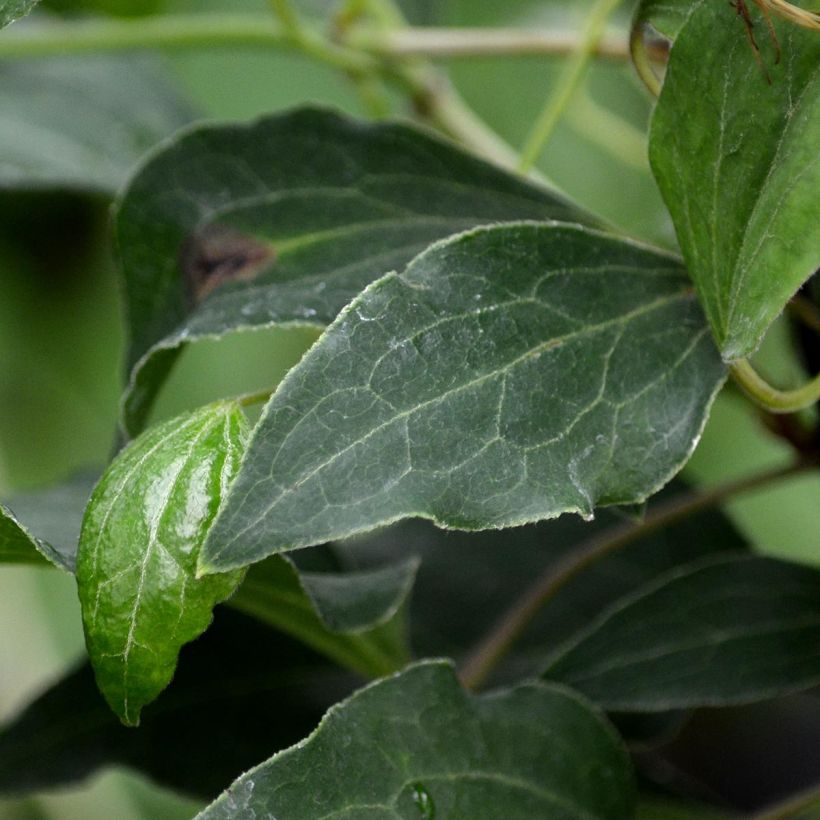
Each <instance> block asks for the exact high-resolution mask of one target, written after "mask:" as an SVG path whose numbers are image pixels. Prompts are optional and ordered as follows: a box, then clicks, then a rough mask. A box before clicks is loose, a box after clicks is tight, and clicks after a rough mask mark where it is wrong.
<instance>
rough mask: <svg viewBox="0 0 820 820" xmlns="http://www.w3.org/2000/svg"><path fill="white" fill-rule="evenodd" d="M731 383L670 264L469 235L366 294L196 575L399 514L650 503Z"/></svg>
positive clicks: (640, 251)
mask: <svg viewBox="0 0 820 820" xmlns="http://www.w3.org/2000/svg"><path fill="white" fill-rule="evenodd" d="M723 377H724V370H723V366H722V364H721V363H720V360H719V357H718V356H717V354H716V351H715V349H714V345H713V344H712V341H711V339H710V338H709V332H708V328H707V326H706V324H705V321H704V319H703V315H702V313H701V312H700V310H699V308H698V306H697V303H696V300H695V297H694V295H693V293H692V292H691V288H690V286H689V283H688V281H687V279H686V276H685V274H684V273H683V271H682V270H681V268H680V267H679V265H678V264H677V263H676V262H675V260H674V259H673V258H671V257H668V256H665V255H662V254H659V253H657V252H654V251H651V250H648V249H646V248H643V247H640V246H636V245H634V244H632V243H629V242H625V241H622V240H618V239H614V238H611V237H608V236H605V235H602V234H598V233H595V232H593V231H590V230H587V229H583V228H580V227H571V226H561V225H536V224H532V223H523V224H509V225H502V226H497V227H491V228H482V229H477V230H475V231H473V232H470V233H467V234H464V235H461V236H459V237H455V238H453V239H451V240H448V241H446V242H442V243H440V244H438V245H436V246H434V247H433V248H431V249H430V250H429V251H427V252H425V253H424V254H422V255H421V256H419V257H418V258H417V259H416V260H414V262H413V263H412V264H411V265H410V266H409V267H408V269H407V271H406V272H405V273H403V274H389V275H387V276H385V277H384V278H382V279H381V280H379V281H378V282H376V283H375V284H373V285H372V286H370V287H369V288H368V289H367V290H366V291H365V292H364V293H363V294H362V295H361V296H360V297H358V298H357V299H355V300H354V301H353V302H352V303H351V304H350V306H349V307H348V308H346V309H345V311H344V312H343V313H342V314H341V315H340V317H339V319H338V320H337V321H336V322H334V324H333V325H332V326H331V327H330V328H329V329H328V330H327V331H326V333H325V334H324V336H323V337H322V338H321V339H320V340H319V342H317V344H316V345H315V346H314V347H313V348H312V349H311V351H310V352H309V353H308V354H307V355H306V356H305V358H304V359H303V360H302V362H301V363H300V364H299V365H298V366H297V367H295V368H294V369H293V370H292V371H291V372H290V373H289V374H288V376H287V377H286V378H285V380H284V381H283V382H282V383H281V385H280V387H279V389H278V390H277V392H276V393H275V395H274V397H273V399H272V400H271V401H270V403H269V404H268V406H267V407H266V409H265V413H264V415H263V417H262V419H261V421H260V423H259V424H258V425H257V427H256V429H255V431H254V435H253V438H252V441H251V444H250V446H249V450H248V452H247V455H246V457H245V458H244V460H243V465H242V468H241V471H240V474H239V476H238V477H237V481H236V483H235V484H234V486H233V488H232V491H231V494H230V495H229V498H228V501H227V503H226V506H225V508H224V509H223V510H222V513H221V514H220V516H219V517H218V518H217V521H216V522H215V524H214V527H213V529H212V530H211V532H210V535H209V537H208V541H207V542H206V545H205V547H204V548H203V552H202V555H201V560H200V565H201V566H202V567H203V568H204V570H205V571H215V570H224V569H226V568H229V567H236V566H242V565H244V564H248V563H252V562H254V561H257V560H259V559H261V558H263V557H265V556H266V555H269V554H271V553H273V552H277V551H282V550H287V549H292V548H295V547H301V546H307V545H310V544H316V543H320V542H322V541H325V540H328V539H337V538H341V537H344V536H348V535H352V534H354V533H357V532H362V531H365V530H369V529H372V528H374V527H377V526H379V525H382V524H386V523H389V522H391V521H395V520H398V519H400V518H404V517H413V516H421V517H427V518H431V519H434V520H435V521H437V522H438V523H439V524H442V525H445V526H448V527H454V528H458V529H487V528H496V527H504V526H512V525H516V524H522V523H525V522H528V521H535V520H539V519H543V518H550V517H555V516H557V515H559V514H561V513H563V512H568V511H576V512H580V513H582V514H583V515H587V516H588V515H591V514H592V512H593V510H594V508H595V507H596V506H597V505H600V504H625V503H631V502H636V501H640V500H642V499H644V498H646V497H647V496H648V495H650V494H651V493H653V492H655V491H656V490H658V489H659V488H660V487H661V486H662V485H663V484H664V483H665V482H666V481H668V480H669V478H671V476H672V475H673V474H674V473H675V472H676V471H677V470H678V469H679V468H680V466H681V465H682V464H683V463H684V462H685V460H686V459H687V458H688V456H689V453H690V452H691V450H692V448H693V447H694V444H695V442H696V440H697V437H698V435H699V433H700V430H701V428H702V426H703V423H704V420H705V416H706V413H707V410H708V407H709V405H710V403H711V400H712V397H713V396H714V393H715V391H716V390H717V388H718V387H719V385H720V384H721V382H722V380H723Z"/></svg>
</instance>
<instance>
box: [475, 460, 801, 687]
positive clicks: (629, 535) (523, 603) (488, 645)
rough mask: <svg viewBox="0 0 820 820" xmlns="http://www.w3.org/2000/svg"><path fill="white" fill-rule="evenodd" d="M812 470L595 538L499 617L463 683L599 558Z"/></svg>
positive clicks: (765, 477)
mask: <svg viewBox="0 0 820 820" xmlns="http://www.w3.org/2000/svg"><path fill="white" fill-rule="evenodd" d="M816 466H817V459H816V458H801V459H799V460H798V461H796V462H794V463H793V464H789V465H787V466H785V467H776V468H775V469H773V470H768V471H767V472H764V473H759V474H756V475H753V476H749V477H747V478H742V479H740V480H739V481H732V482H729V483H727V484H723V485H720V486H718V487H715V488H713V489H711V490H707V491H706V492H704V493H697V494H695V493H693V494H689V495H685V496H683V497H678V498H672V499H670V500H669V501H667V502H665V503H664V504H659V505H658V506H657V507H655V508H654V509H652V510H651V511H650V512H649V513H647V515H646V517H645V518H644V519H643V521H641V522H639V523H626V524H621V525H618V526H615V527H613V528H611V529H609V530H606V531H605V532H602V533H601V534H599V535H597V536H593V537H592V538H590V539H589V540H588V541H586V542H585V543H584V544H582V545H581V546H579V547H578V549H576V550H573V552H572V553H571V554H570V555H568V556H566V557H565V558H563V559H562V560H560V561H559V562H558V563H557V564H555V565H553V566H550V567H548V568H547V569H546V570H545V571H544V573H543V574H542V575H541V576H540V577H539V578H538V579H537V580H536V581H535V583H534V584H533V585H532V586H531V587H530V588H529V589H528V590H526V591H525V592H524V594H523V595H522V596H521V597H520V598H519V599H518V600H517V601H516V602H515V603H514V604H513V605H512V606H511V607H510V608H509V609H508V610H507V612H506V613H504V615H502V617H501V618H500V619H499V620H498V621H497V622H496V624H495V626H493V627H492V629H491V630H490V631H489V633H488V634H487V636H486V637H485V638H484V639H483V640H482V641H481V642H480V643H479V644H478V646H476V648H475V649H474V650H473V651H472V652H471V653H470V654H469V656H468V657H467V660H466V661H465V662H464V664H463V666H462V668H461V680H462V682H463V683H464V685H465V686H468V687H470V688H476V687H477V686H480V685H481V684H482V683H483V682H484V681H485V680H486V679H487V677H488V676H489V674H490V673H491V672H492V670H493V669H494V668H495V667H496V666H497V664H498V663H499V662H500V661H501V660H502V658H504V657H505V656H506V655H507V653H508V652H509V651H510V649H511V648H512V646H513V645H514V644H515V642H516V641H517V640H518V639H519V638H520V637H521V635H522V634H523V632H524V631H525V630H526V628H527V627H528V626H529V625H530V623H531V622H532V620H533V618H535V616H536V615H537V614H538V613H539V612H540V611H541V610H542V609H543V607H544V606H545V605H546V604H547V603H549V601H550V600H552V598H553V597H555V595H556V594H557V593H558V592H559V591H560V590H561V589H563V588H564V587H565V586H566V585H567V584H568V583H569V582H570V581H571V580H572V579H573V578H575V577H576V576H577V575H579V574H580V573H581V572H583V571H584V570H585V569H587V568H588V567H590V566H592V565H593V564H596V563H597V562H598V561H600V560H601V559H603V558H605V557H607V556H608V555H611V554H612V553H614V552H617V551H618V550H621V549H623V548H624V547H627V546H629V545H630V544H633V543H635V542H636V541H639V540H640V539H642V538H646V537H647V536H648V535H651V534H653V533H655V532H657V531H658V530H661V529H664V528H665V527H668V526H671V525H672V524H675V523H677V522H678V521H682V520H683V519H685V518H689V517H690V516H692V515H695V514H696V513H700V512H703V511H705V510H708V509H711V508H713V507H716V506H718V505H719V504H722V503H723V502H724V501H727V500H728V499H730V498H733V497H734V496H736V495H740V494H741V493H746V492H749V491H750V490H755V489H757V488H759V487H762V486H765V485H766V484H770V483H772V482H774V481H779V480H781V479H784V478H789V477H791V476H795V475H798V474H800V473H803V472H806V471H807V470H810V469H813V468H815V467H816Z"/></svg>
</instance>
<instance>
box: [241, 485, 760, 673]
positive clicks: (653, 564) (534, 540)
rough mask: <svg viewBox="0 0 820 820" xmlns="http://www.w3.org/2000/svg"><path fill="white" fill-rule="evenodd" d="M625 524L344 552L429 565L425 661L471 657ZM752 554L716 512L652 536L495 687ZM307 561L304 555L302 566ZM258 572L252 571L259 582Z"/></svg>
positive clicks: (524, 652) (666, 497) (362, 558)
mask: <svg viewBox="0 0 820 820" xmlns="http://www.w3.org/2000/svg"><path fill="white" fill-rule="evenodd" d="M684 491H685V487H683V486H682V485H681V483H680V482H679V481H677V480H676V481H673V482H671V484H670V486H668V487H667V488H664V490H662V491H661V492H660V493H658V495H657V496H655V497H654V498H652V499H651V500H650V502H649V510H650V511H652V510H653V509H654V508H655V507H656V505H657V504H661V503H667V502H669V501H670V500H671V499H673V498H677V497H680V495H681V493H682V492H684ZM621 525H623V520H622V519H619V518H618V517H617V516H616V515H615V514H614V513H612V512H611V511H609V510H602V511H601V514H599V515H597V516H596V518H595V521H592V522H589V523H588V522H585V521H582V520H580V519H579V518H577V517H574V516H563V517H561V518H558V519H554V520H552V521H542V522H540V523H538V524H531V525H529V526H526V527H518V528H515V529H505V530H489V531H487V532H480V533H463V532H453V531H446V530H440V529H437V528H435V527H433V526H432V525H431V524H429V523H428V522H426V521H406V522H403V523H401V524H396V525H394V526H392V527H389V528H386V529H383V530H380V531H378V532H376V533H373V534H372V535H368V536H365V537H362V538H358V539H351V540H350V541H347V542H343V543H340V544H337V545H334V548H335V549H336V550H337V551H338V552H340V553H341V554H342V555H343V557H344V559H345V562H346V563H347V564H348V565H352V566H360V567H370V566H373V565H381V564H384V563H386V562H391V561H397V560H398V559H399V558H401V557H402V556H406V555H417V556H419V557H420V558H421V566H420V567H419V571H418V576H417V580H416V584H415V587H414V589H413V596H412V599H411V602H410V612H409V622H410V626H411V628H412V639H413V648H414V650H415V651H416V653H417V654H418V655H419V656H420V657H440V656H447V657H455V658H459V657H463V656H464V654H465V653H466V652H467V651H469V650H471V649H472V648H473V647H474V646H475V645H476V644H477V643H478V641H479V640H480V639H481V638H483V637H485V636H486V635H487V633H488V632H489V630H490V629H491V627H493V626H494V625H495V624H496V623H497V622H498V620H499V619H500V618H501V617H502V615H503V614H504V613H505V612H506V611H507V610H508V609H509V607H510V606H512V605H513V604H514V603H515V602H516V601H517V600H518V599H520V597H521V595H522V594H523V592H524V590H526V589H528V588H529V587H530V586H531V585H532V584H533V583H535V580H536V579H537V578H538V577H539V576H540V575H542V574H543V573H544V572H546V571H547V570H548V568H550V567H555V566H557V565H558V564H560V563H561V562H562V561H565V560H566V559H567V557H568V556H569V555H571V554H572V553H573V552H575V551H577V550H579V549H581V548H582V546H583V545H584V544H586V543H587V542H588V540H589V539H592V538H600V537H601V536H602V534H603V533H604V532H607V531H611V530H612V528H613V527H616V526H621ZM744 548H745V544H744V541H743V539H742V537H741V536H740V535H739V534H738V532H737V531H736V530H735V529H734V528H733V527H732V525H731V524H730V523H729V522H728V520H727V519H726V518H725V516H723V515H722V514H721V513H720V512H718V511H714V510H713V511H709V512H705V513H701V514H700V515H697V516H694V517H692V518H691V519H687V520H685V521H681V522H680V523H678V524H676V525H675V526H673V527H668V528H665V529H662V530H659V531H656V532H653V533H651V534H650V535H648V536H647V537H645V538H644V539H641V540H640V541H637V542H636V543H634V544H632V545H631V546H630V547H629V548H628V549H623V550H618V551H616V552H614V553H612V554H610V555H608V556H606V557H605V558H603V559H602V560H600V561H599V562H597V563H595V564H594V565H592V566H590V567H588V568H587V569H586V570H584V572H582V573H579V574H578V575H577V576H576V577H575V578H573V579H572V580H571V581H569V582H568V583H567V584H566V585H565V586H564V587H563V588H562V589H561V590H560V591H558V592H557V593H556V594H555V595H554V597H553V598H552V599H551V600H550V601H549V602H548V603H546V605H545V606H544V607H543V609H542V610H541V612H540V613H539V614H538V615H537V616H536V617H535V619H534V620H533V622H532V624H531V626H530V627H529V629H527V631H526V632H525V633H524V634H523V635H522V636H521V639H520V640H519V641H517V642H516V644H515V646H514V647H513V650H512V652H511V653H510V654H509V655H508V657H507V658H506V659H505V660H504V662H503V663H502V665H501V666H500V668H499V670H498V674H497V676H496V677H495V678H494V679H493V681H494V682H496V683H508V682H510V681H514V680H520V679H522V678H524V677H528V676H537V675H538V674H539V673H540V672H541V670H543V668H544V665H545V663H546V662H547V660H548V658H549V656H550V655H552V654H553V652H554V650H555V647H557V646H561V645H562V644H564V643H565V642H566V641H567V640H569V639H570V638H572V637H573V636H574V635H576V634H577V633H578V632H579V631H580V630H582V629H584V628H585V627H586V626H587V625H588V624H589V623H590V622H591V621H593V620H594V619H595V618H597V616H598V615H599V614H600V613H601V611H602V610H604V609H606V608H607V607H608V606H611V605H612V604H613V603H614V602H615V601H617V600H618V599H619V598H622V597H623V596H625V595H627V594H629V593H632V592H634V591H635V590H637V589H639V588H641V587H642V586H644V585H645V584H647V583H649V582H651V581H653V580H654V579H655V578H657V577H659V576H661V575H663V574H664V573H666V572H668V571H669V570H671V569H673V568H674V567H677V566H681V565H684V564H688V563H690V562H692V561H693V560H695V559H697V558H701V557H705V556H707V555H710V554H714V553H718V552H724V551H730V550H731V551H734V552H735V553H737V552H739V551H740V550H742V549H744ZM303 554H304V553H302V552H297V553H294V555H295V556H296V557H297V558H299V557H301V556H302V555H303ZM254 569H255V568H252V569H251V570H250V574H252V573H253V572H254Z"/></svg>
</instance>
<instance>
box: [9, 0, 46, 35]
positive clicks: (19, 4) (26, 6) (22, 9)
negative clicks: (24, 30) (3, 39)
mask: <svg viewBox="0 0 820 820" xmlns="http://www.w3.org/2000/svg"><path fill="white" fill-rule="evenodd" d="M38 2H39V0H0V28H3V26H7V25H8V24H9V23H13V22H14V21H15V20H18V19H19V18H20V17H25V16H26V15H27V14H28V13H29V12H30V11H31V10H32V9H33V8H34V7H35V6H36V5H37V3H38Z"/></svg>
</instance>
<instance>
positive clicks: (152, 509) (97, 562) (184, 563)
mask: <svg viewBox="0 0 820 820" xmlns="http://www.w3.org/2000/svg"><path fill="white" fill-rule="evenodd" d="M246 436H247V421H246V420H245V416H244V415H243V413H242V410H241V409H240V408H239V407H238V406H237V405H236V404H235V403H233V402H221V403H218V404H212V405H209V406H206V407H204V408H200V409H199V410H197V411H195V412H193V413H190V414H188V415H185V416H180V417H178V418H175V419H172V420H170V421H168V422H166V423H164V424H161V425H158V426H157V427H153V428H151V429H150V430H147V431H146V432H145V433H144V434H143V435H142V436H140V437H139V438H138V439H136V440H135V441H134V442H133V443H132V444H131V445H129V446H128V447H127V448H126V449H125V450H123V451H122V452H121V453H120V454H119V455H118V456H117V458H116V459H115V460H114V461H113V463H112V464H111V465H110V466H109V467H108V469H107V470H106V471H105V473H103V476H102V478H101V479H100V482H99V483H98V484H97V486H96V487H95V489H94V492H93V494H92V496H91V500H90V501H89V504H88V508H87V510H86V513H85V518H84V519H83V527H82V533H81V535H80V546H79V550H78V555H77V586H78V589H79V593H80V603H81V605H82V611H83V626H84V628H85V636H86V644H87V646H88V652H89V656H90V658H91V662H92V664H93V666H94V670H95V672H96V675H97V683H98V685H99V687H100V691H101V692H102V693H103V695H104V696H105V698H106V700H107V701H108V703H109V705H110V706H111V708H112V709H113V710H114V711H115V712H116V713H117V715H118V716H119V717H120V719H121V720H122V721H123V722H124V723H126V724H129V725H136V724H137V723H138V721H139V713H140V709H141V708H142V706H143V705H144V704H146V703H148V702H149V701H151V700H153V699H154V698H155V697H156V696H157V695H158V694H159V693H160V692H161V691H162V689H163V688H165V686H166V685H167V684H168V682H169V681H170V680H171V677H172V676H173V673H174V667H175V666H176V660H177V654H178V652H179V648H180V647H181V646H182V645H183V644H185V643H187V642H188V641H190V640H192V639H193V638H195V637H197V635H199V634H200V633H202V632H203V631H204V630H205V629H206V628H207V627H208V624H209V623H210V621H211V610H212V609H213V606H214V605H215V604H216V603H218V602H219V601H222V600H224V599H225V598H227V597H228V596H229V595H230V594H231V593H232V592H233V591H234V589H235V588H236V586H237V584H238V583H239V581H240V580H241V574H238V573H231V574H227V575H219V576H215V577H213V578H205V579H201V580H197V579H196V578H195V577H194V570H195V567H196V561H197V557H198V553H199V549H200V547H201V545H202V542H203V541H204V538H205V534H206V532H207V531H208V528H209V526H210V525H211V522H212V521H213V519H214V516H215V515H216V512H217V509H218V508H219V504H220V503H221V500H222V498H224V496H225V493H226V492H227V488H228V486H229V484H230V482H231V479H232V477H233V475H234V473H235V471H236V469H237V467H238V464H239V459H240V456H241V453H242V450H243V447H244V444H245V438H246Z"/></svg>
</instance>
